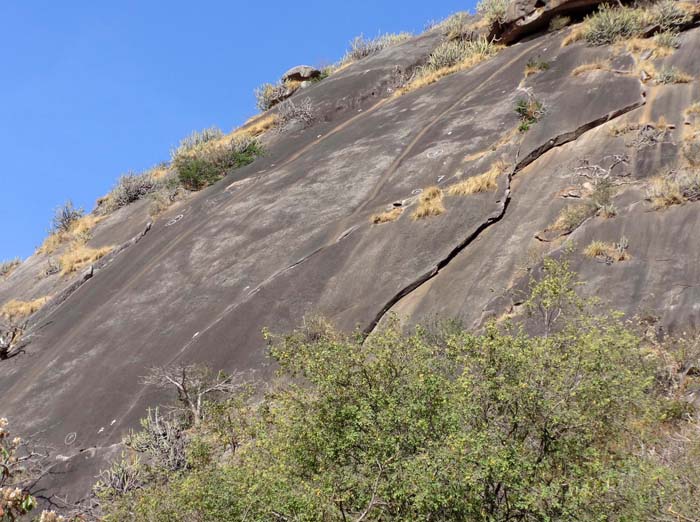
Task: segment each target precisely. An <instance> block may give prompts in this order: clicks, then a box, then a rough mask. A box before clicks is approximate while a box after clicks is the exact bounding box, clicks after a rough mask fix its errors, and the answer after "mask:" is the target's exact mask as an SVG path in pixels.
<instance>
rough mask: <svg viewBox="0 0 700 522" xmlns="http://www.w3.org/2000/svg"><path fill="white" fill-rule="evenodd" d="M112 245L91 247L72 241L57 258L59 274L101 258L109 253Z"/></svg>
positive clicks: (64, 273) (71, 271)
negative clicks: (59, 267) (59, 268)
mask: <svg viewBox="0 0 700 522" xmlns="http://www.w3.org/2000/svg"><path fill="white" fill-rule="evenodd" d="M113 248H114V247H111V246H110V247H102V248H91V247H89V246H87V245H85V244H83V243H77V242H76V243H72V244H71V245H70V246H69V248H68V250H67V251H66V252H65V253H64V254H63V255H62V256H61V257H60V258H59V260H58V262H59V264H60V266H61V275H62V276H65V275H69V274H72V273H73V272H77V271H78V270H80V269H82V268H84V267H86V266H87V265H89V264H90V263H94V262H95V261H97V260H98V259H102V258H103V257H104V256H106V255H107V254H109V253H110V252H111V251H112V250H113Z"/></svg>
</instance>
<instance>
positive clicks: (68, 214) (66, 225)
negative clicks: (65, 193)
mask: <svg viewBox="0 0 700 522" xmlns="http://www.w3.org/2000/svg"><path fill="white" fill-rule="evenodd" d="M84 215H85V211H84V210H83V209H82V208H76V207H75V206H74V205H73V202H72V201H71V200H70V199H69V200H68V201H66V202H65V203H64V204H63V205H61V206H60V207H57V208H56V209H55V210H54V215H53V218H52V220H51V231H52V233H62V232H69V231H70V229H71V226H72V225H73V224H74V223H75V222H76V221H78V220H79V219H80V218H81V217H83V216H84Z"/></svg>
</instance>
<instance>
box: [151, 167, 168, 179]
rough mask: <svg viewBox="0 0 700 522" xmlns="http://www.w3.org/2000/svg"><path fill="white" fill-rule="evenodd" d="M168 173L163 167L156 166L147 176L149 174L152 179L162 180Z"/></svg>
mask: <svg viewBox="0 0 700 522" xmlns="http://www.w3.org/2000/svg"><path fill="white" fill-rule="evenodd" d="M169 172H170V171H169V170H168V169H167V168H166V167H164V166H163V165H158V166H156V167H153V168H152V169H151V170H149V171H148V174H150V175H151V177H152V178H153V179H163V178H164V177H165V176H167V175H168V173H169Z"/></svg>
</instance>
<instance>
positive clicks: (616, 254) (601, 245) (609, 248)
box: [583, 241, 630, 261]
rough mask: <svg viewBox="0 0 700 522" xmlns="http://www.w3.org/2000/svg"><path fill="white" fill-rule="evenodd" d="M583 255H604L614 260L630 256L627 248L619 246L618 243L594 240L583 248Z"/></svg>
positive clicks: (622, 259)
mask: <svg viewBox="0 0 700 522" xmlns="http://www.w3.org/2000/svg"><path fill="white" fill-rule="evenodd" d="M583 255H585V256H587V257H593V258H596V257H604V258H608V259H611V260H613V261H626V260H628V259H629V258H630V256H629V254H628V253H627V251H626V250H625V249H623V248H618V247H617V245H615V244H613V243H606V242H604V241H592V242H591V243H590V244H589V245H588V246H587V247H586V248H585V249H584V250H583Z"/></svg>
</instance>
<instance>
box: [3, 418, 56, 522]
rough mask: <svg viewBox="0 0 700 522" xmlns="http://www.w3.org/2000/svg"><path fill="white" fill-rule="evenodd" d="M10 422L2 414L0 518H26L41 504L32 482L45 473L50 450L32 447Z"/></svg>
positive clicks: (4, 519)
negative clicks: (13, 433) (17, 434)
mask: <svg viewBox="0 0 700 522" xmlns="http://www.w3.org/2000/svg"><path fill="white" fill-rule="evenodd" d="M8 426H9V422H8V421H7V419H5V418H0V468H1V469H2V472H1V473H0V520H2V522H14V521H15V520H24V518H23V517H24V516H25V515H27V514H29V513H30V512H31V511H32V510H33V509H34V508H35V507H36V505H37V503H36V500H35V499H34V497H33V496H32V495H31V494H30V491H29V485H31V484H32V483H33V482H36V481H37V480H38V479H39V478H40V477H41V476H42V475H43V474H44V460H45V459H46V458H47V457H48V453H46V452H44V451H43V450H40V449H38V448H34V447H31V446H30V444H29V443H28V441H25V440H23V439H21V438H20V437H13V436H12V435H11V433H10V430H9V428H8ZM42 516H43V515H42Z"/></svg>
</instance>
